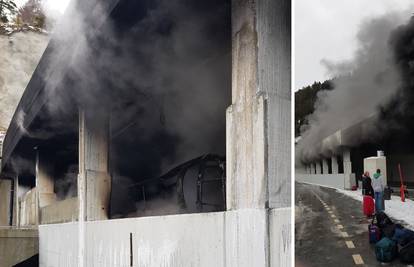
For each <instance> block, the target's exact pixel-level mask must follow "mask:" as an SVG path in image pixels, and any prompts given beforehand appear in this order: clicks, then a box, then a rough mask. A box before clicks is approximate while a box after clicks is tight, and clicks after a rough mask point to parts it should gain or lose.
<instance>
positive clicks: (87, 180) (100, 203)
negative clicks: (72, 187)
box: [78, 110, 111, 221]
mask: <svg viewBox="0 0 414 267" xmlns="http://www.w3.org/2000/svg"><path fill="white" fill-rule="evenodd" d="M108 148H109V120H108V116H107V114H105V112H104V111H102V110H94V111H90V110H88V111H85V110H81V111H80V114H79V175H78V200H79V205H80V206H79V216H80V217H79V220H82V219H83V220H87V221H94V220H105V219H107V218H108V207H109V198H110V192H111V177H110V175H109V173H108V152H109V151H108Z"/></svg>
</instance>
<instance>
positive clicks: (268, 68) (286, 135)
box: [226, 0, 292, 266]
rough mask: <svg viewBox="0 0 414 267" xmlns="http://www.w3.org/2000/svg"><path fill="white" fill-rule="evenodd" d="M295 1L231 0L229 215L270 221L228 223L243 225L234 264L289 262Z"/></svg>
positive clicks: (278, 263)
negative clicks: (250, 246) (253, 215)
mask: <svg viewBox="0 0 414 267" xmlns="http://www.w3.org/2000/svg"><path fill="white" fill-rule="evenodd" d="M290 2H291V1H288V0H280V1H255V0H254V1H251V0H233V1H232V105H231V106H230V107H229V108H228V110H227V121H226V122H227V123H226V124H227V131H226V134H227V140H226V144H227V149H226V151H227V155H226V166H227V171H226V172H227V187H226V191H227V196H226V204H227V209H228V210H231V212H228V213H226V214H233V213H234V214H241V213H243V212H244V211H246V210H255V211H257V212H259V213H263V214H266V215H265V216H268V220H264V221H262V222H260V223H259V224H253V223H251V222H249V220H250V219H248V218H247V217H240V219H239V221H238V222H237V225H234V226H232V227H231V228H232V229H236V228H237V229H239V230H237V231H234V235H233V236H228V237H227V238H231V239H232V240H234V238H236V239H237V244H235V245H236V246H234V248H231V249H232V250H231V251H229V254H231V255H233V256H234V257H232V258H233V259H232V262H231V264H230V263H229V264H228V265H229V266H230V265H231V266H289V265H290V262H291V259H290V242H291V238H290V232H291V223H289V221H290V219H289V218H288V217H289V216H290V212H291V211H290V202H291V195H290V187H291V180H292V177H291V161H290V160H291V153H292V152H291V145H290V144H291V141H290V139H291V132H290V130H291V127H290V107H291V91H290V87H291V84H290V79H291V73H290V62H291V59H290V55H291V51H290V47H291V45H290V40H291V29H290V21H291V17H290V14H291V6H290ZM280 222H282V223H280ZM251 227H253V228H255V229H260V234H255V238H254V240H253V241H252V240H251V239H250V238H249V237H248V236H246V235H245V234H244V233H245V231H249V230H248V229H249V228H251ZM266 228H267V229H268V230H266ZM229 230H230V229H229ZM230 232H232V231H229V233H230ZM270 236H272V237H270ZM252 242H254V244H255V245H253V246H254V247H256V248H260V250H261V251H263V252H264V254H263V255H261V256H257V255H253V254H252V250H251V249H248V248H247V246H246V244H248V243H250V244H253V243H252ZM279 248H280V249H279ZM243 259H251V262H246V261H243Z"/></svg>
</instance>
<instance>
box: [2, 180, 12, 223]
mask: <svg viewBox="0 0 414 267" xmlns="http://www.w3.org/2000/svg"><path fill="white" fill-rule="evenodd" d="M10 197H11V181H10V180H0V226H7V225H9V224H10V204H11V203H10V200H11V199H10Z"/></svg>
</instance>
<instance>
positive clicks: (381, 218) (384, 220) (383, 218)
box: [375, 211, 393, 229]
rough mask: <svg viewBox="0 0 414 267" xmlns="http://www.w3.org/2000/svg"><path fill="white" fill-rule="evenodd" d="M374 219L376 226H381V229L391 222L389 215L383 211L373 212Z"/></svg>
mask: <svg viewBox="0 0 414 267" xmlns="http://www.w3.org/2000/svg"><path fill="white" fill-rule="evenodd" d="M375 219H376V221H377V225H378V227H379V228H381V229H383V228H384V227H385V226H387V225H389V224H393V222H392V220H391V219H390V217H388V215H387V214H385V212H383V211H380V212H377V213H375Z"/></svg>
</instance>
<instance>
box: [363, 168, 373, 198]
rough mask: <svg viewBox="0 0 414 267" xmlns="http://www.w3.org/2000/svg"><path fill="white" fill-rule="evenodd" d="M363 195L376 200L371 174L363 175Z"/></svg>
mask: <svg viewBox="0 0 414 267" xmlns="http://www.w3.org/2000/svg"><path fill="white" fill-rule="evenodd" d="M362 195H364V196H371V197H372V198H374V189H372V185H371V177H370V176H369V172H364V174H362Z"/></svg>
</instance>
